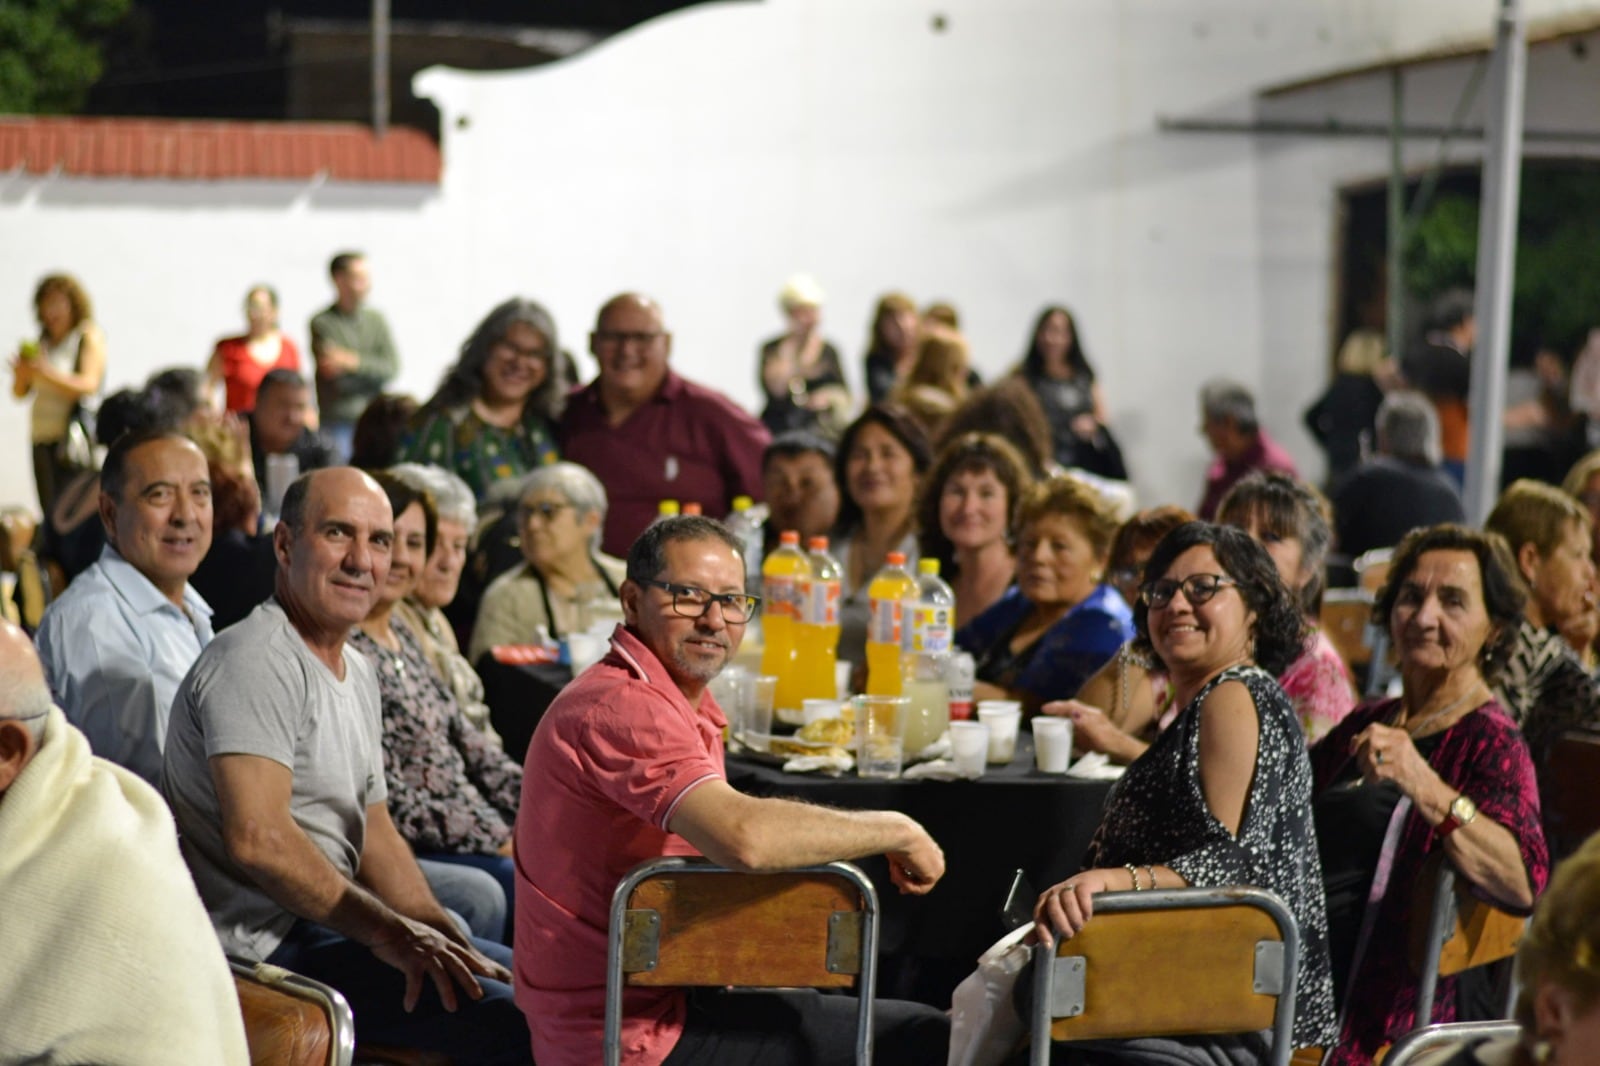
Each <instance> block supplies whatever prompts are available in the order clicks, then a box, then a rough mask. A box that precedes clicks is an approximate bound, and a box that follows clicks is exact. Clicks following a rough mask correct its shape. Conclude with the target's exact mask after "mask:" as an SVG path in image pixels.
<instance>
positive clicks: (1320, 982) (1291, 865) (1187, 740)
mask: <svg viewBox="0 0 1600 1066" xmlns="http://www.w3.org/2000/svg"><path fill="white" fill-rule="evenodd" d="M1224 681H1238V682H1241V683H1242V684H1243V685H1244V686H1245V688H1246V689H1248V690H1249V692H1250V696H1251V699H1252V700H1253V701H1254V703H1255V707H1256V714H1257V716H1258V719H1259V722H1260V732H1259V739H1258V741H1257V748H1256V769H1255V775H1254V777H1253V778H1252V779H1251V782H1250V793H1249V795H1248V796H1247V797H1246V799H1245V807H1244V816H1243V818H1241V819H1240V822H1239V833H1238V835H1237V836H1235V835H1234V834H1232V833H1230V832H1228V828H1227V827H1226V826H1224V825H1223V824H1222V823H1221V822H1220V821H1218V820H1217V817H1216V816H1215V815H1214V814H1212V813H1211V808H1210V807H1209V806H1207V804H1206V798H1205V794H1204V792H1203V791H1202V790H1201V786H1200V716H1201V713H1202V708H1203V706H1204V704H1205V701H1206V697H1207V696H1209V695H1210V694H1211V692H1212V691H1213V690H1214V689H1215V688H1216V687H1217V686H1218V685H1220V684H1222V683H1223V682H1224ZM1128 863H1132V864H1134V865H1136V866H1143V865H1151V866H1158V865H1164V866H1170V867H1171V868H1172V869H1173V870H1175V871H1177V872H1178V873H1179V874H1181V875H1182V876H1183V878H1184V880H1186V881H1188V882H1189V884H1191V885H1195V886H1199V887H1206V888H1210V887H1216V886H1222V885H1254V886H1256V887H1259V888H1265V889H1269V890H1271V891H1273V892H1276V893H1277V894H1278V895H1279V896H1280V897H1282V898H1283V901H1284V902H1285V903H1287V904H1288V906H1289V910H1290V911H1292V912H1293V913H1294V916H1295V919H1296V921H1297V922H1298V924H1299V926H1300V947H1301V959H1300V974H1299V978H1298V980H1297V982H1296V986H1295V1019H1294V1042H1295V1046H1296V1047H1313V1046H1319V1045H1325V1044H1326V1043H1327V1042H1328V1041H1329V1040H1331V1039H1332V1037H1333V1033H1334V1004H1333V972H1332V966H1331V963H1330V961H1329V957H1328V916H1327V911H1326V909H1325V906H1324V902H1323V891H1322V865H1321V860H1320V858H1319V857H1318V852H1317V843H1316V836H1315V834H1314V830H1313V829H1312V824H1311V763H1310V761H1309V760H1308V758H1307V756H1306V747H1305V741H1304V739H1302V736H1301V732H1300V723H1299V722H1298V721H1296V719H1295V714H1294V711H1293V710H1292V709H1291V708H1290V706H1289V701H1288V699H1287V698H1286V697H1285V696H1284V694H1283V689H1281V688H1280V687H1279V686H1278V682H1277V681H1275V680H1274V679H1273V678H1272V675H1270V674H1268V673H1267V672H1266V671H1265V670H1262V669H1261V668H1260V667H1258V666H1235V667H1230V668H1229V669H1227V670H1224V671H1222V672H1221V673H1220V674H1218V675H1217V676H1216V677H1214V678H1212V679H1211V681H1209V682H1207V684H1206V686H1205V687H1204V688H1202V689H1201V690H1200V691H1199V693H1198V694H1196V695H1195V697H1194V699H1193V700H1191V701H1189V703H1188V704H1187V705H1186V706H1185V707H1184V708H1183V710H1182V711H1180V712H1179V713H1178V717H1177V718H1176V719H1174V720H1173V723H1172V725H1171V726H1170V727H1169V728H1167V729H1166V730H1164V731H1163V732H1162V733H1161V735H1160V736H1158V737H1157V738H1156V740H1155V743H1153V744H1151V745H1150V748H1149V749H1148V750H1147V751H1146V752H1145V753H1144V754H1143V755H1141V756H1140V757H1139V758H1138V759H1136V760H1134V762H1133V764H1132V765H1131V766H1129V767H1128V770H1127V772H1126V773H1125V774H1123V776H1122V779H1121V780H1119V781H1118V782H1117V783H1116V785H1115V786H1113V787H1112V790H1111V794H1110V796H1109V797H1108V798H1107V800H1106V808H1105V815H1104V817H1103V819H1102V820H1101V822H1100V828H1099V829H1098V830H1096V831H1095V836H1094V841H1093V842H1092V843H1091V844H1090V845H1089V852H1088V854H1087V856H1086V857H1085V859H1084V865H1085V866H1086V867H1118V866H1123V865H1125V864H1128Z"/></svg>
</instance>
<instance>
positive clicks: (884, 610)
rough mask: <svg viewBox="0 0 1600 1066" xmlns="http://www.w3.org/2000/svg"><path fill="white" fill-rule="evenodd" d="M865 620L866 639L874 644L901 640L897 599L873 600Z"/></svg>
mask: <svg viewBox="0 0 1600 1066" xmlns="http://www.w3.org/2000/svg"><path fill="white" fill-rule="evenodd" d="M870 610H871V615H870V617H869V618H868V621H867V639H868V640H869V641H871V642H872V643H874V644H894V645H896V646H898V645H899V644H900V642H901V629H900V620H901V610H902V608H901V605H900V601H899V600H873V601H871V605H870Z"/></svg>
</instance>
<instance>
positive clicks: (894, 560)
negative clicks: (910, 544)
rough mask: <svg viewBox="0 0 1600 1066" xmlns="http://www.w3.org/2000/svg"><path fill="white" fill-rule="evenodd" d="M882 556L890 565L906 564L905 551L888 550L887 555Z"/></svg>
mask: <svg viewBox="0 0 1600 1066" xmlns="http://www.w3.org/2000/svg"><path fill="white" fill-rule="evenodd" d="M883 558H884V561H885V562H886V563H888V564H889V565H890V566H904V565H906V553H905V552H890V553H889V554H888V555H886V556H884V557H883Z"/></svg>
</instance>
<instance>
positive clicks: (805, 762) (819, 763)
mask: <svg viewBox="0 0 1600 1066" xmlns="http://www.w3.org/2000/svg"><path fill="white" fill-rule="evenodd" d="M855 764H856V761H855V760H854V759H852V758H851V757H850V756H848V755H796V756H795V757H794V758H792V759H790V760H789V761H788V762H786V763H784V764H783V772H784V773H786V774H809V773H813V772H815V771H818V770H820V771H822V772H824V773H830V774H842V773H844V772H845V771H846V770H849V769H850V768H851V767H853V766H855Z"/></svg>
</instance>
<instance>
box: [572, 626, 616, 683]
mask: <svg viewBox="0 0 1600 1066" xmlns="http://www.w3.org/2000/svg"><path fill="white" fill-rule="evenodd" d="M609 645H610V641H608V640H606V639H605V638H604V637H600V636H596V635H595V634H593V633H568V634H567V661H568V662H569V663H571V665H572V676H573V677H577V676H578V675H579V674H581V673H583V672H584V671H585V670H587V669H589V667H591V666H593V665H594V664H595V663H597V662H599V661H600V660H601V659H603V658H605V654H606V650H607V648H608V647H609Z"/></svg>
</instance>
